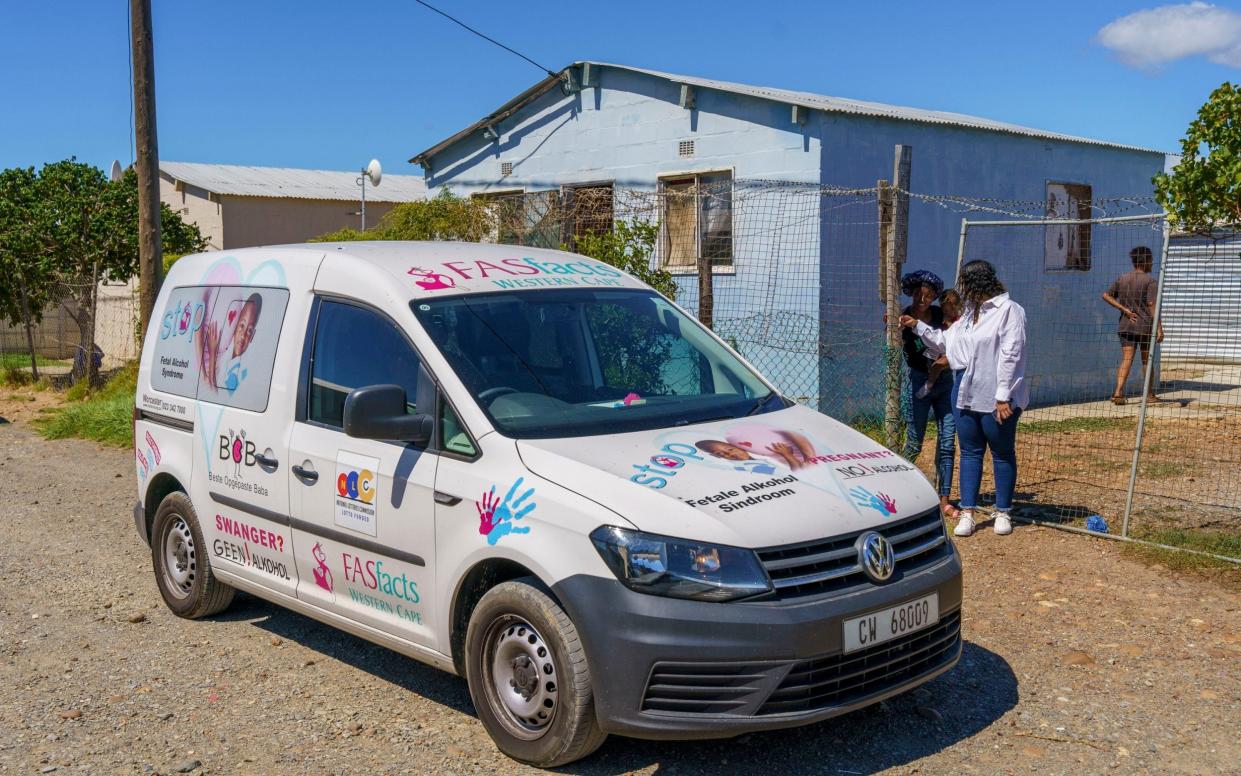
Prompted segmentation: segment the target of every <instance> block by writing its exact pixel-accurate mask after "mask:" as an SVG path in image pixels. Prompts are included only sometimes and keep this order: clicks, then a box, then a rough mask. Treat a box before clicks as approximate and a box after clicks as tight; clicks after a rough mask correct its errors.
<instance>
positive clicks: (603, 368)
mask: <svg viewBox="0 0 1241 776" xmlns="http://www.w3.org/2000/svg"><path fill="white" fill-rule="evenodd" d="M410 305H411V307H412V308H413V310H414V314H415V315H417V316H418V319H419V320H420V321H421V322H422V325H423V327H424V328H425V329H426V331H427V332H428V333H429V334H430V336H431V339H432V340H434V341H435V344H436V345H437V346H438V347H439V349H440V351H441V352H443V354H444V356H445V358H447V359H448V362H449V363H450V364H451V365H452V368H453V370H454V371H456V373H457V376H458V377H460V378H461V381H462V382H463V383H465V386H466V387H467V388H468V389H469V390H470V392H471V393H472V394H473V395H474V396H475V398H476V399H477V400H478V402H479V404H480V405H481V406H482V408H483V410H484V411H485V412H486V413H487V414H488V416H489V417H490V418H491V420H492V422H493V423H494V424H495V426H496V428H497V429H499V430H500V432H501V433H503V434H504V435H505V436H510V437H515V438H519V439H520V438H546V437H568V436H589V435H595V434H605V433H621V432H625V431H638V430H642V429H651V428H665V427H671V426H678V425H686V424H689V423H700V422H704V421H707V420H718V419H726V418H735V417H741V416H744V415H750V414H758V413H760V412H769V411H773V410H777V409H782V408H783V407H784V406H785V404H784V400H783V399H781V398H780V397H779V396H778V395H777V394H776V393H774V392H773V391H772V390H771V389H770V388H768V386H767V385H766V383H764V382H763V381H762V380H761V379H760V378H759V377H758V375H756V374H755V373H754V372H753V371H752V370H750V369H749V368H748V367H746V366H745V365H744V364H743V363H742V362H740V361H739V360H737V358H736V357H735V356H733V355H732V354H731V353H729V352H728V350H727V349H725V348H723V347H721V346H720V345H719V343H718V342H716V341H715V339H713V338H712V337H711V336H710V335H709V334H708V333H707V332H706V331H705V330H704V329H703V328H702V326H701V325H699V324H698V322H697V321H695V320H693V319H691V318H689V317H688V316H686V315H685V314H683V313H682V312H681V311H680V310H678V309H677V308H676V307H675V306H673V305H672V304H670V303H669V302H668V301H667V300H666V299H664V298H663V297H661V296H659V295H658V294H655V293H653V292H651V291H643V290H631V289H606V290H604V289H599V290H596V289H582V290H578V289H537V290H530V291H505V292H502V293H496V294H477V295H470V296H457V297H449V298H443V299H432V300H427V299H420V300H416V301H414V302H411V303H410Z"/></svg>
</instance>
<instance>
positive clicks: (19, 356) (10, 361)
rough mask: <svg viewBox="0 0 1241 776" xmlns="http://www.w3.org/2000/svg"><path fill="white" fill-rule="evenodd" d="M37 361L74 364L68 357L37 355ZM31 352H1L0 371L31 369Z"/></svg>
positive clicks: (65, 364)
mask: <svg viewBox="0 0 1241 776" xmlns="http://www.w3.org/2000/svg"><path fill="white" fill-rule="evenodd" d="M34 360H35V363H36V364H38V365H39V366H73V360H72V359H68V358H46V357H44V356H40V355H36V356H35V357H34ZM29 368H30V354H29V353H13V352H6V353H0V371H2V370H6V369H29Z"/></svg>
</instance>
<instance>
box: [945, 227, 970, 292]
mask: <svg viewBox="0 0 1241 776" xmlns="http://www.w3.org/2000/svg"><path fill="white" fill-rule="evenodd" d="M969 228H970V222H969V219H967V218H962V219H961V241H960V242H958V243H957V271H956V272H954V273H952V277H951V278H949V279H948V282H949V283H951V284H952V285H953V286H956V284H957V278H959V277H961V264H963V263H964V262H965V235H966V234H968V233H969Z"/></svg>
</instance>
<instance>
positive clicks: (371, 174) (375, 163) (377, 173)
mask: <svg viewBox="0 0 1241 776" xmlns="http://www.w3.org/2000/svg"><path fill="white" fill-rule="evenodd" d="M383 173H384V171H383V168H382V167H380V166H379V160H378V159H372V160H371V163H370V164H368V165H366V177H367V179H368V180H369V181H370V182H371V185H372V186H378V185H379V179H380V178H382V177H383Z"/></svg>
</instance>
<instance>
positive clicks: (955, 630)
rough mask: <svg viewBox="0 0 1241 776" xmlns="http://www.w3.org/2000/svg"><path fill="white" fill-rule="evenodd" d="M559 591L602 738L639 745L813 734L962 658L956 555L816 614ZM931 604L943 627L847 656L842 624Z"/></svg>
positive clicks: (803, 608)
mask: <svg viewBox="0 0 1241 776" xmlns="http://www.w3.org/2000/svg"><path fill="white" fill-rule="evenodd" d="M552 589H553V591H554V592H555V593H556V595H557V597H558V598H559V599H560V601H561V603H562V604H563V605H564V607H565V609H566V611H567V612H568V614H569V616H570V617H571V618H572V619H573V622H574V624H575V626H576V627H577V631H578V635H579V636H580V637H581V639H582V644H583V646H584V648H585V650H586V657H587V660H588V664H589V666H590V674H591V681H592V683H593V685H594V692H595V709H596V713H597V716H598V719H599V724H600V726H601V727H602V728H603V729H604V730H605V731H607V732H608V733H616V734H619V735H625V736H631V737H634V738H648V739H693V738H727V737H731V736H737V735H741V734H743V733H748V732H752V731H756V730H770V729H775V728H786V727H795V726H798V725H806V724H810V723H813V722H817V721H819V720H823V719H827V718H829V717H834V716H838V715H840V714H845V713H848V712H850V711H853V710H854V709H858V708H861V707H863V706H868V705H870V704H873V703H876V702H878V701H880V700H883V699H884V698H888V697H891V696H893V695H897V694H899V693H902V692H904V691H906V690H908V689H910V688H911V687H915V686H917V685H919V684H922V683H924V682H927V681H930V680H931V679H933V678H935V677H936V676H938V675H940V674H942V673H944V672H945V671H947V670H948V669H950V668H952V667H953V666H954V665H956V663H957V661H958V660H959V659H960V657H961V644H962V640H961V562H960V558H959V556H958V555H957V553H956V551H955V549H954V550H953V551H952V552H951V554H950V555H949V556H948V557H947V558H945V559H944V560H943V561H941V562H940V563H938V564H936V565H935V566H932V567H930V568H926V569H923V570H921V571H920V572H919V573H917V574H911V575H910V576H908V577H905V578H902V579H899V580H894V581H893V582H891V583H889V584H886V585H874V586H871V587H869V588H867V589H864V590H862V591H859V592H855V593H852V594H848V595H843V596H839V597H834V598H827V599H822V600H814V601H809V602H799V601H786V602H774V603H705V602H698V601H686V600H682V599H674V598H665V597H660V596H653V595H645V594H642V593H635V592H633V591H632V590H629V589H628V588H626V587H625V586H624V585H622V584H621V583H620V582H619V581H617V580H615V579H605V578H602V577H591V576H575V577H571V578H569V579H566V580H564V581H562V582H560V583H558V584H556V585H554V586H553V588H552ZM932 592H935V593H938V595H939V622H938V623H937V624H936V625H933V626H931V627H929V628H925V629H923V630H920V631H915V632H913V633H909V634H906V635H904V636H901V637H898V638H896V639H893V640H891V641H888V642H885V643H882V644H879V645H877V646H875V647H870V648H867V649H863V650H859V651H856V652H853V653H850V654H848V655H843V654H842V648H843V639H844V635H843V621H844V620H846V619H848V618H851V617H856V616H858V615H861V614H866V613H867V612H872V611H876V610H880V609H884V608H887V607H889V606H895V605H896V604H900V603H902V602H906V601H912V600H914V599H917V598H920V597H922V596H925V595H929V594H930V593H932Z"/></svg>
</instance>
